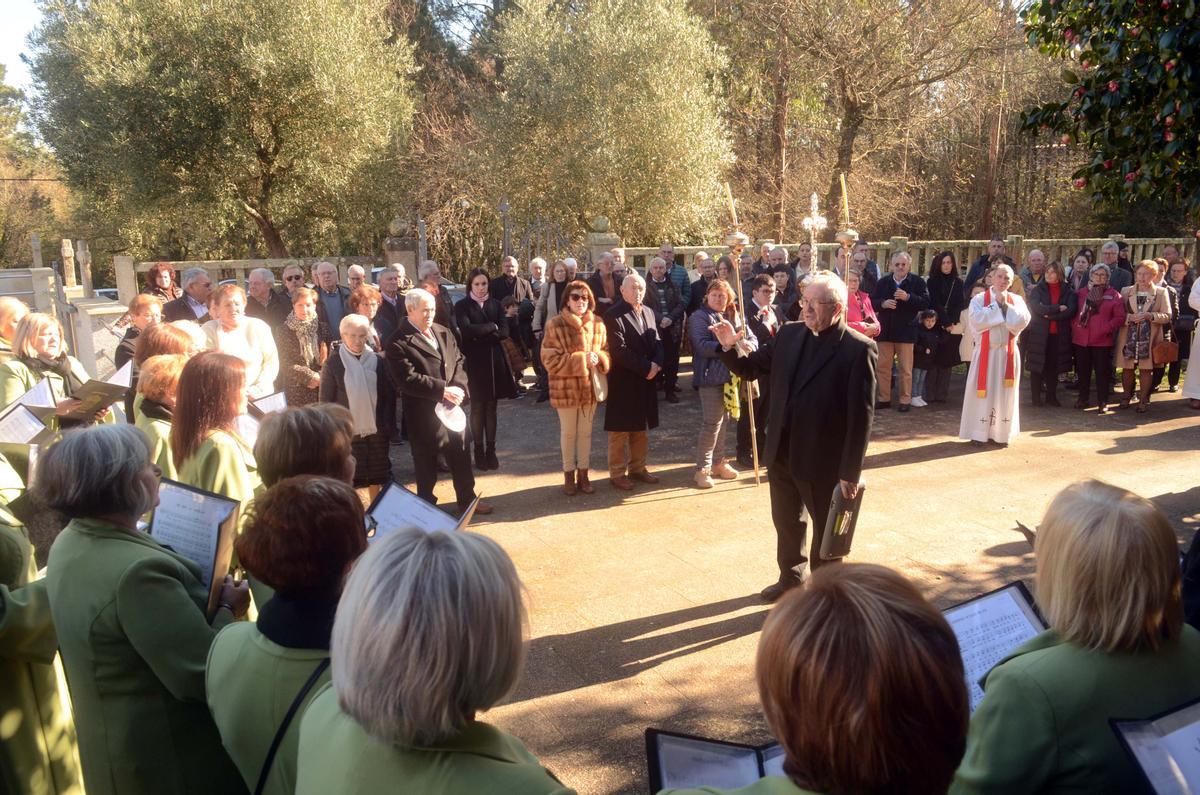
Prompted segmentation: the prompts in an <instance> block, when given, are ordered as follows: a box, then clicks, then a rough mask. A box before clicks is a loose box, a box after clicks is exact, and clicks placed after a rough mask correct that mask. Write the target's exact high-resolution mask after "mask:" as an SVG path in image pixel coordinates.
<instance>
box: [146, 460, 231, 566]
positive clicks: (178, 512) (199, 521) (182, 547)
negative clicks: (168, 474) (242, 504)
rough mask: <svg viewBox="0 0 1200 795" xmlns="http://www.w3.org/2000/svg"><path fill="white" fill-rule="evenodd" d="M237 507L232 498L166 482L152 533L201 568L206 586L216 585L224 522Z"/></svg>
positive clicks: (160, 495)
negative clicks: (219, 546)
mask: <svg viewBox="0 0 1200 795" xmlns="http://www.w3.org/2000/svg"><path fill="white" fill-rule="evenodd" d="M236 507H237V504H236V503H235V502H233V501H232V500H227V499H225V498H223V497H220V496H218V495H215V494H201V493H199V492H195V491H191V490H189V489H184V488H180V487H179V486H176V485H174V484H172V483H170V482H169V481H164V482H163V483H162V485H161V486H159V489H158V507H157V508H155V509H154V520H153V521H152V522H151V524H150V535H151V536H153V537H154V539H155V540H156V541H158V542H159V543H160V544H165V545H167V546H169V547H170V548H171V549H173V550H175V551H176V552H177V553H179V554H180V555H183V556H184V557H185V558H188V559H189V560H192V561H195V562H196V564H197V565H198V566H199V567H200V579H201V582H203V583H204V587H205V588H209V587H211V586H212V575H213V561H214V559H215V558H216V556H217V543H218V542H219V541H220V538H221V523H222V522H224V521H225V520H226V519H228V518H229V514H230V513H231V512H232V511H233V510H234V509H235V508H236Z"/></svg>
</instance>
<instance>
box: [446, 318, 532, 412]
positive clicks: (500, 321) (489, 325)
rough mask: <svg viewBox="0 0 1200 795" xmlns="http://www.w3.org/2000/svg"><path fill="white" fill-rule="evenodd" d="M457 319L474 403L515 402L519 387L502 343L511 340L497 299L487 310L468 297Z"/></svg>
mask: <svg viewBox="0 0 1200 795" xmlns="http://www.w3.org/2000/svg"><path fill="white" fill-rule="evenodd" d="M454 317H455V318H456V319H457V320H458V330H459V333H460V334H462V352H463V356H465V357H466V360H467V380H468V381H469V382H470V384H471V389H470V393H471V400H473V401H483V402H486V401H489V400H503V399H505V398H515V397H516V396H517V384H516V381H514V380H513V372H512V368H511V367H509V365H508V356H507V355H506V354H505V353H504V347H503V346H502V345H501V344H500V340H502V339H505V338H506V337H508V323H506V322H505V319H504V310H502V309H501V308H500V302H499V301H497V300H496V299H495V298H488V300H487V301H485V302H484V304H483V306H480V305H479V304H478V303H476V301H475V299H474V298H471V297H470V296H467V297H466V298H464V299H462V300H461V301H459V302H458V303H457V304H455V305H454Z"/></svg>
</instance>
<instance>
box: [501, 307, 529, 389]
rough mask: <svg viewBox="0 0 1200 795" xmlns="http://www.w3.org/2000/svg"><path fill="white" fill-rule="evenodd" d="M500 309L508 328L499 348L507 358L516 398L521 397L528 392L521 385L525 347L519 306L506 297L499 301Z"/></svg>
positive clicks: (524, 362) (524, 363)
mask: <svg viewBox="0 0 1200 795" xmlns="http://www.w3.org/2000/svg"><path fill="white" fill-rule="evenodd" d="M500 308H501V309H503V310H504V322H505V323H506V324H507V326H508V336H507V337H505V338H504V339H502V340H500V346H501V347H502V348H504V355H505V356H507V357H508V365H509V367H511V368H512V371H513V380H514V381H516V383H517V397H523V396H524V395H525V392H526V391H528V390H527V389H526V388H525V385H524V384H522V383H521V376H522V375H523V374H524V373H525V365H526V363H527V362H526V355H525V350H524V347H525V346H524V345H522V344H521V321H520V318H519V317H518V312H519V311H520V308H521V305H520V302H518V301H517V299H516V297H515V296H511V295H506V296H504V298H503V299H501V301H500Z"/></svg>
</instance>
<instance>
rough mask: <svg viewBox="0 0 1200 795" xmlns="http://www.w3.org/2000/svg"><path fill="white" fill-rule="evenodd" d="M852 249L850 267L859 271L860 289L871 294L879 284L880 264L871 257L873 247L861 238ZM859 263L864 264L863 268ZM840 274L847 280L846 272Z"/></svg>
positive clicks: (843, 279)
mask: <svg viewBox="0 0 1200 795" xmlns="http://www.w3.org/2000/svg"><path fill="white" fill-rule="evenodd" d="M850 251H851V255H850V267H851V268H853V269H855V270H857V271H858V273H859V276H858V280H859V286H858V289H860V290H864V291H866V293H867V294H868V295H870V294H871V293H872V292H874V290H875V285H877V284H879V265H878V264H877V263H876V262H875V260H873V259H871V247H870V246H869V245H868V243H867V242H866V241H865V240H859V241H858V242H856V243H855V244H854V248H852V249H851V250H850ZM860 255H861V256H860ZM859 263H861V264H862V267H861V268H860V267H859ZM839 275H840V276H841V277H842V281H845V280H846V276H845V274H839Z"/></svg>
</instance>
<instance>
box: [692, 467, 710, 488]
mask: <svg viewBox="0 0 1200 795" xmlns="http://www.w3.org/2000/svg"><path fill="white" fill-rule="evenodd" d="M712 487H713V482H712V477H711V473H710V472H709V471H708V470H707V469H697V470H696V488H698V489H711V488H712Z"/></svg>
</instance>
